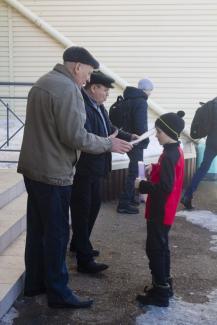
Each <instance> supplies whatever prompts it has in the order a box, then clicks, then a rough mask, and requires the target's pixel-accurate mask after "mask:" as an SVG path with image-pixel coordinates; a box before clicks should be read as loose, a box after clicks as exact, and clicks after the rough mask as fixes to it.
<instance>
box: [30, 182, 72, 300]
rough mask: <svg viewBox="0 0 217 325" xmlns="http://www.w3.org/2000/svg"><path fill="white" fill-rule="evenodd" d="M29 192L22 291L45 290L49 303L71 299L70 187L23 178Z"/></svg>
mask: <svg viewBox="0 0 217 325" xmlns="http://www.w3.org/2000/svg"><path fill="white" fill-rule="evenodd" d="M24 182H25V185H26V189H27V193H28V201H27V234H26V248H25V266H26V276H25V291H34V290H38V289H41V288H46V291H47V296H48V301H49V302H57V301H58V302H59V301H61V300H63V301H64V300H66V299H68V298H70V295H71V290H70V289H69V288H68V287H67V283H68V272H67V268H66V263H65V256H66V249H67V243H68V239H69V203H70V197H71V186H54V185H48V184H44V183H41V182H37V181H33V180H30V179H28V178H26V177H24Z"/></svg>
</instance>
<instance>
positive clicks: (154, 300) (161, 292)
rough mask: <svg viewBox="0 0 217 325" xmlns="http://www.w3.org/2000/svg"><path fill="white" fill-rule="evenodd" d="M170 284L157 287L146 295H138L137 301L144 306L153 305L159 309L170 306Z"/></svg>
mask: <svg viewBox="0 0 217 325" xmlns="http://www.w3.org/2000/svg"><path fill="white" fill-rule="evenodd" d="M169 289H170V286H169V284H166V285H155V286H153V288H152V289H151V290H149V291H148V292H147V293H146V294H145V295H138V296H137V297H136V300H137V301H138V302H139V303H141V304H142V305H144V306H146V305H153V306H158V307H168V306H169Z"/></svg>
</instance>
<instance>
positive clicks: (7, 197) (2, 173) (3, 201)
mask: <svg viewBox="0 0 217 325" xmlns="http://www.w3.org/2000/svg"><path fill="white" fill-rule="evenodd" d="M24 191H25V185H24V182H23V177H22V175H21V174H18V173H17V171H16V169H14V168H10V169H0V209H1V208H2V207H4V206H5V205H7V204H8V203H9V202H10V201H12V200H13V199H15V198H16V197H18V196H19V195H21V194H22V193H23V192H24Z"/></svg>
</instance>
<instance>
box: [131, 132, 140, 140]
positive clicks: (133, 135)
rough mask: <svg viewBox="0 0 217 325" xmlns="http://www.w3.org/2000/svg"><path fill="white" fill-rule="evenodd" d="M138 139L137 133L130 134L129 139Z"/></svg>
mask: <svg viewBox="0 0 217 325" xmlns="http://www.w3.org/2000/svg"><path fill="white" fill-rule="evenodd" d="M136 139H139V135H137V134H134V133H132V134H131V140H136Z"/></svg>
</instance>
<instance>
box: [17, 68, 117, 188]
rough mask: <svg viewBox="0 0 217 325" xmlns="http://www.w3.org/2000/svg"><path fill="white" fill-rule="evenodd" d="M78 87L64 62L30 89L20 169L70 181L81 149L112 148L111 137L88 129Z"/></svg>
mask: <svg viewBox="0 0 217 325" xmlns="http://www.w3.org/2000/svg"><path fill="white" fill-rule="evenodd" d="M85 119H86V113H85V108H84V102H83V97H82V95H81V92H80V89H79V87H78V86H77V85H76V83H75V82H74V80H73V77H72V76H71V74H70V73H69V71H68V70H67V69H66V68H65V67H64V66H63V65H61V64H57V65H56V66H55V67H54V69H53V70H52V71H51V72H49V73H47V74H46V75H44V76H43V77H41V78H40V79H39V80H38V81H37V82H36V83H35V85H34V86H33V87H32V89H31V90H30V92H29V96H28V102H27V112H26V123H25V129H24V136H23V143H22V148H21V152H20V158H19V163H18V169H17V171H18V173H21V174H23V175H25V176H27V177H28V178H30V179H32V180H36V181H40V182H43V183H47V184H53V185H60V186H65V185H71V184H72V182H73V175H74V166H75V164H76V162H77V159H78V157H79V154H80V153H79V151H78V150H82V151H85V152H89V153H93V154H99V153H103V152H106V151H111V145H112V144H111V141H110V139H107V138H101V137H98V136H96V135H94V134H91V133H88V132H87V131H86V130H85V128H84V123H85Z"/></svg>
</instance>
